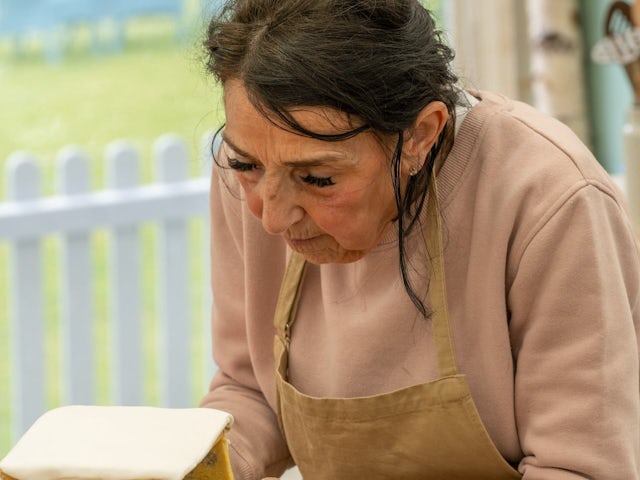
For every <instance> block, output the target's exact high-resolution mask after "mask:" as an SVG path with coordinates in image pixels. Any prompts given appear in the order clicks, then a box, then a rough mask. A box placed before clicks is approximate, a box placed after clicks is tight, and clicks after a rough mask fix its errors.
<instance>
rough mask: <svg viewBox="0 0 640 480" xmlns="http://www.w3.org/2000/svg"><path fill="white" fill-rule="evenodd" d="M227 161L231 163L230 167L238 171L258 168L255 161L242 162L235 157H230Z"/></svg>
mask: <svg viewBox="0 0 640 480" xmlns="http://www.w3.org/2000/svg"><path fill="white" fill-rule="evenodd" d="M227 161H228V163H229V167H230V168H233V169H234V170H237V171H238V172H250V171H251V170H255V169H256V168H258V166H257V165H256V164H255V163H247V162H241V161H240V160H238V159H235V158H229V159H228V160H227Z"/></svg>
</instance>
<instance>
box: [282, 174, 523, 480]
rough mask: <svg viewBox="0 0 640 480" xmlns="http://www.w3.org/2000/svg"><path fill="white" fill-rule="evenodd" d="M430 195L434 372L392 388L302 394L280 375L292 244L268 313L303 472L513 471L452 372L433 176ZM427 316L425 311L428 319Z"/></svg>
mask: <svg viewBox="0 0 640 480" xmlns="http://www.w3.org/2000/svg"><path fill="white" fill-rule="evenodd" d="M430 186H431V191H432V192H433V193H434V194H433V195H430V197H431V198H433V199H434V200H435V201H429V202H428V203H427V226H426V234H427V239H426V242H427V247H428V251H429V252H435V253H437V255H436V256H435V258H434V259H433V260H432V268H431V273H430V276H431V279H430V285H429V286H430V288H429V296H430V299H431V305H432V309H433V314H432V318H431V321H432V322H433V335H434V342H435V346H436V349H437V357H438V368H439V373H440V377H439V378H438V379H437V380H434V381H432V382H428V383H424V384H420V385H413V386H410V387H407V388H403V389H400V390H396V391H393V392H390V393H384V394H380V395H373V396H367V397H356V398H318V397H312V396H309V395H305V394H303V393H301V392H299V391H298V390H296V388H295V387H293V386H292V385H291V384H290V383H288V381H287V370H288V361H289V342H290V338H291V336H290V333H291V332H290V330H291V328H292V325H293V322H294V321H295V314H296V305H297V301H298V298H299V294H300V289H301V286H302V283H303V277H304V267H305V260H304V258H303V257H302V256H301V255H299V254H297V253H293V254H292V255H291V257H290V259H289V262H288V265H287V270H286V272H285V276H284V279H283V282H282V286H281V290H280V296H279V298H278V305H277V308H276V313H275V325H276V329H277V335H276V337H275V347H274V350H275V359H276V367H277V372H276V387H277V394H278V399H277V401H278V404H277V408H278V412H277V413H278V419H279V422H280V427H281V429H282V432H283V435H284V436H285V438H286V441H287V445H288V446H289V450H290V452H291V455H292V457H293V459H294V461H295V462H296V464H297V465H298V468H299V469H300V472H301V474H302V476H303V477H304V479H305V480H325V479H330V480H354V479H357V478H365V479H367V480H376V479H402V480H410V479H429V480H516V479H520V478H521V475H520V474H519V473H518V472H517V471H516V470H515V469H514V468H513V467H512V466H511V465H509V463H507V461H506V460H505V459H504V458H503V457H502V455H501V454H500V452H499V451H498V450H497V448H496V447H495V445H494V444H493V442H492V441H491V439H490V438H489V435H488V433H487V431H486V429H485V427H484V425H483V423H482V420H481V419H480V415H479V414H478V411H477V409H476V406H475V404H474V402H473V399H472V398H471V392H470V390H469V386H468V385H467V381H466V378H465V376H464V375H461V374H459V373H458V372H457V367H456V362H455V356H454V351H453V344H452V341H451V332H450V328H449V319H448V314H447V304H446V292H445V283H444V260H443V254H442V240H441V235H442V234H441V226H440V214H439V209H438V205H437V190H436V185H435V180H434V179H433V175H432V181H431V183H430ZM425 321H426V320H425Z"/></svg>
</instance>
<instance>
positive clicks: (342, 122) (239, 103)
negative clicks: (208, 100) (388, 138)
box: [223, 79, 364, 136]
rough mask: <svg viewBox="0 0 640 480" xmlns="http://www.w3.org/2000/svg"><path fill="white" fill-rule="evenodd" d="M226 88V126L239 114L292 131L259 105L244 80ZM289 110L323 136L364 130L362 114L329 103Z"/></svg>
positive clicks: (227, 82) (229, 82)
mask: <svg viewBox="0 0 640 480" xmlns="http://www.w3.org/2000/svg"><path fill="white" fill-rule="evenodd" d="M223 90H224V109H225V115H226V123H227V125H229V123H233V122H234V120H236V119H237V117H244V119H245V120H246V119H249V118H251V119H252V120H253V121H256V122H260V123H261V122H262V121H267V122H269V123H271V124H272V125H274V126H276V127H278V126H279V127H280V128H283V129H286V130H291V126H287V125H286V124H285V122H284V121H283V119H282V118H280V117H279V116H278V114H277V113H276V112H270V111H268V110H266V108H259V107H258V106H257V105H256V100H254V99H253V98H252V96H251V95H250V94H249V92H248V91H247V89H246V87H245V84H244V83H243V82H242V81H241V80H238V79H230V80H227V81H226V82H225V83H224V87H223ZM286 112H287V114H288V115H289V116H290V117H291V119H292V120H293V121H294V122H295V123H296V124H298V125H299V126H300V127H302V128H303V129H305V130H308V131H310V132H313V133H314V134H318V135H320V136H322V135H329V136H331V135H339V134H342V133H346V132H350V131H353V130H354V129H362V130H364V124H363V121H362V120H361V119H360V118H359V117H357V116H355V115H350V114H348V113H345V112H342V111H340V110H337V109H335V108H332V107H328V106H326V107H323V106H305V105H298V106H290V107H287V108H286Z"/></svg>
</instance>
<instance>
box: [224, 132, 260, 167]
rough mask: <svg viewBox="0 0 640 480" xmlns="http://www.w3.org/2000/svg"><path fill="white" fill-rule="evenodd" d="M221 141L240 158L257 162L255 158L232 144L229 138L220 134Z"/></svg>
mask: <svg viewBox="0 0 640 480" xmlns="http://www.w3.org/2000/svg"><path fill="white" fill-rule="evenodd" d="M222 141H223V142H224V143H226V144H227V145H229V146H230V147H231V148H232V150H233V151H234V152H236V153H237V154H238V155H241V156H243V157H245V158H246V159H247V160H251V161H252V162H257V161H258V160H257V159H256V158H254V157H253V155H251V154H250V153H247V152H245V151H244V150H242V149H241V148H240V147H238V146H237V145H236V144H235V143H233V141H231V139H230V138H229V136H228V135H225V134H224V133H223V134H222Z"/></svg>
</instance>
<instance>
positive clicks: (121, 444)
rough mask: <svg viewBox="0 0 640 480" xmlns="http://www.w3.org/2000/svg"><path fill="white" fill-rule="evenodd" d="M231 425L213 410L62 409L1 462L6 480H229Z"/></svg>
mask: <svg viewBox="0 0 640 480" xmlns="http://www.w3.org/2000/svg"><path fill="white" fill-rule="evenodd" d="M232 421H233V419H232V417H231V415H229V414H228V413H226V412H222V411H220V410H213V409H210V408H186V409H170V408H155V407H97V406H69V407H61V408H56V409H53V410H50V411H49V412H47V413H45V414H44V415H43V416H42V417H40V418H39V419H38V420H37V421H36V422H35V423H34V424H33V425H32V426H31V428H30V429H29V430H28V431H27V432H26V433H25V434H24V435H23V436H22V438H21V439H20V440H19V441H18V442H17V443H16V445H15V446H14V447H13V449H12V450H11V451H10V452H9V453H8V454H7V456H6V457H5V458H3V459H2V461H0V478H1V479H2V480H62V479H64V480H76V479H77V480H88V479H92V480H97V479H100V480H134V479H135V480H229V479H232V478H233V477H232V474H231V468H230V465H229V457H228V450H227V443H226V439H225V432H226V431H227V429H229V428H230V426H231V423H232Z"/></svg>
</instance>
